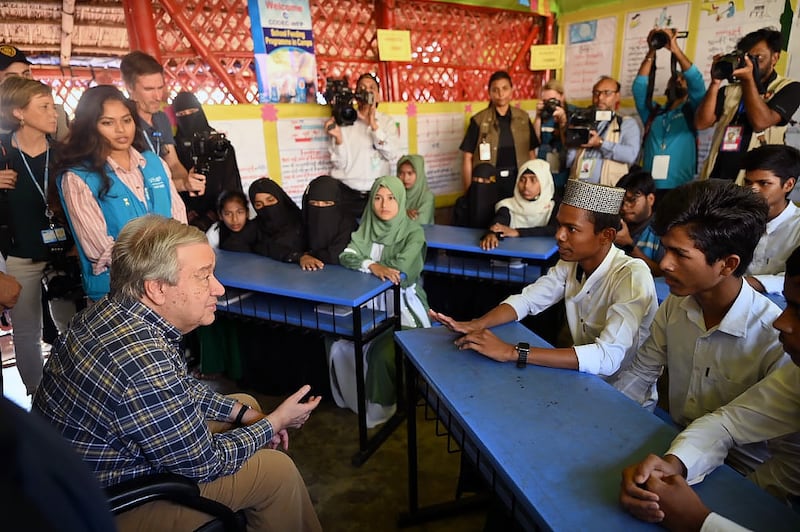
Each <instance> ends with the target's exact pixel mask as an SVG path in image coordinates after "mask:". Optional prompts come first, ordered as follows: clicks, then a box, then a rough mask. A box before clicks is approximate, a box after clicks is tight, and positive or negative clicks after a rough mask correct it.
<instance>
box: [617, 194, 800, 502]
mask: <svg viewBox="0 0 800 532" xmlns="http://www.w3.org/2000/svg"><path fill="white" fill-rule="evenodd" d="M766 219H767V206H766V205H765V202H764V201H763V200H762V198H761V197H759V195H758V194H756V193H754V192H753V191H751V190H749V189H747V188H742V187H740V186H738V185H735V184H734V183H733V182H730V181H722V180H709V181H699V182H694V183H690V184H688V185H684V186H681V187H679V188H677V189H675V190H674V191H672V192H670V193H669V194H667V195H666V196H665V197H664V199H663V201H662V204H661V205H660V206H659V209H658V211H657V213H656V218H655V223H654V228H655V230H656V233H657V234H659V235H661V242H662V244H663V246H664V248H665V251H666V253H665V255H664V258H663V259H662V260H661V263H660V265H661V268H662V270H663V271H664V279H665V280H666V282H667V285H669V287H670V292H671V294H670V296H669V297H667V299H666V300H665V301H664V302H663V303H662V304H661V306H660V307H659V309H658V312H657V313H656V317H655V319H654V320H653V324H652V325H651V326H650V336H649V337H648V339H647V341H645V343H644V345H642V347H641V348H640V349H639V352H638V353H637V354H636V356H635V357H634V358H633V361H632V362H631V365H630V367H629V368H627V369H626V370H624V371H621V372H620V373H619V374H618V375H617V376H616V377H615V378H614V380H613V381H611V384H612V385H614V386H615V387H616V388H617V389H619V390H620V391H622V392H623V393H624V394H625V395H627V396H628V397H630V398H631V399H633V400H634V401H636V402H638V403H640V404H641V405H642V406H644V407H646V408H651V409H652V408H654V407H655V403H656V401H657V400H658V394H657V392H656V390H655V384H656V381H657V380H658V378H659V377H660V376H661V374H662V373H663V371H664V370H665V368H666V369H667V370H668V371H669V402H668V404H669V413H670V416H671V417H672V419H673V420H674V421H675V423H677V424H678V425H680V426H682V427H685V426H686V425H688V424H689V423H691V422H692V421H694V420H695V419H697V418H699V417H701V416H703V415H705V414H707V413H709V412H713V411H714V410H716V409H717V408H719V407H721V406H723V405H725V404H727V403H729V402H730V401H732V400H733V399H735V398H736V397H737V396H738V395H739V394H741V393H742V392H744V391H745V390H747V389H748V388H749V387H750V386H752V385H754V384H755V383H757V382H758V381H760V380H761V379H763V378H764V377H765V376H766V375H768V374H769V373H771V372H772V371H774V370H776V369H777V368H779V367H780V366H782V365H784V364H787V363H789V358H788V357H787V356H786V355H785V353H784V352H783V348H782V347H781V345H780V342H779V341H778V333H777V331H775V329H773V327H772V322H773V321H775V319H776V318H777V317H778V315H779V314H780V309H779V308H778V307H777V306H775V304H773V303H772V302H771V301H770V300H769V299H767V298H766V297H765V296H763V295H761V294H759V293H758V292H756V291H755V290H753V288H752V287H751V286H750V285H749V284H747V283H745V282H744V281H743V280H742V276H743V275H744V271H745V269H746V268H747V266H748V265H749V263H750V260H751V259H752V257H753V250H754V249H755V247H756V244H757V243H758V240H759V238H760V236H761V235H762V234H764V228H765V226H766ZM792 445H793V444H792V442H780V445H778V448H779V449H780V448H783V447H785V446H789V447H790V448H791V447H792ZM798 451H800V447H798ZM790 452H791V451H790ZM795 452H797V451H795ZM750 453H755V455H756V456H757V457H758V458H757V461H762V460H766V461H767V462H770V461H774V462H773V463H772V464H767V465H764V466H760V467H758V468H757V471H756V472H755V473H754V474H753V480H754V481H755V482H756V483H757V484H759V485H760V486H762V487H763V488H765V489H774V490H776V491H778V492H780V493H785V492H786V491H791V490H793V489H795V487H800V486H794V485H795V484H797V481H795V480H792V479H791V478H785V477H784V475H783V474H782V473H781V470H780V467H776V466H775V464H779V463H782V462H783V461H785V459H786V457H785V455H784V454H783V453H782V452H779V451H776V454H777V456H775V457H772V458H770V455H769V452H767V450H766V449H752V450H751V451H750ZM748 460H750V459H748ZM752 467H753V466H743V467H742V469H745V470H750V469H752ZM776 477H777V478H776ZM793 486H794V487H793Z"/></svg>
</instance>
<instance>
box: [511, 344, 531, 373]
mask: <svg viewBox="0 0 800 532" xmlns="http://www.w3.org/2000/svg"><path fill="white" fill-rule="evenodd" d="M514 349H516V350H517V367H518V368H524V367H525V366H527V365H528V353H530V351H531V346H530V344H529V343H528V342H520V343H518V344H517V345H515V346H514Z"/></svg>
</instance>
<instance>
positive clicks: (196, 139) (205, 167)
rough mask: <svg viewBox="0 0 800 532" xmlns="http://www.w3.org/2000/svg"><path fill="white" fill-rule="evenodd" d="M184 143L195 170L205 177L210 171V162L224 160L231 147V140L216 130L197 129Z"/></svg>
mask: <svg viewBox="0 0 800 532" xmlns="http://www.w3.org/2000/svg"><path fill="white" fill-rule="evenodd" d="M184 145H185V146H186V147H187V148H189V150H190V152H191V154H192V163H193V164H194V168H195V172H197V173H198V174H203V175H204V176H206V177H208V175H209V174H210V173H211V163H212V162H220V161H224V160H225V158H226V157H227V156H228V152H229V151H230V149H231V141H229V140H228V138H227V137H226V136H225V133H220V132H218V131H199V132H197V133H195V134H194V135H192V140H191V141H190V142H185V143H184Z"/></svg>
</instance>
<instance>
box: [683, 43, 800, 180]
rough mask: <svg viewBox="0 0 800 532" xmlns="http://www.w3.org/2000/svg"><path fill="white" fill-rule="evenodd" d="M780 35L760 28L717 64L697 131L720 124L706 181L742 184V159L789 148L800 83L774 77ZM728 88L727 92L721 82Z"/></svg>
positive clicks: (699, 111)
mask: <svg viewBox="0 0 800 532" xmlns="http://www.w3.org/2000/svg"><path fill="white" fill-rule="evenodd" d="M780 55H781V33H780V32H779V31H778V30H775V29H772V28H761V29H760V30H757V31H754V32H751V33H748V34H747V35H745V36H744V37H742V38H741V39H740V40H739V42H738V43H737V44H736V50H735V51H734V52H733V53H730V54H726V55H723V56H718V57H715V58H714V63H713V64H712V65H711V82H710V83H709V86H708V91H707V92H706V95H705V97H704V98H703V101H702V102H701V103H700V107H699V108H698V109H697V114H696V116H695V126H697V129H705V128H708V127H711V126H713V125H714V124H716V129H715V130H714V135H713V137H712V141H711V150H710V151H709V154H708V158H707V159H706V162H705V165H704V166H703V171H702V172H701V174H700V178H701V179H708V178H719V179H735V180H736V181H737V183H741V182H742V180H743V179H744V170H742V169H741V161H742V157H743V156H744V154H745V153H747V152H748V151H750V150H752V149H753V148H755V147H757V146H764V145H767V144H784V142H785V139H786V128H787V127H788V125H789V121H790V120H791V118H792V115H794V113H795V111H797V107H798V105H800V83H798V82H796V81H792V80H790V79H788V78H784V77H783V76H779V75H778V73H777V72H775V64H776V63H777V62H778V59H779V58H780ZM724 79H727V80H728V84H727V85H725V86H724V87H723V86H722V81H723V80H724Z"/></svg>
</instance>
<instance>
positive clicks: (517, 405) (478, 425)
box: [396, 323, 800, 530]
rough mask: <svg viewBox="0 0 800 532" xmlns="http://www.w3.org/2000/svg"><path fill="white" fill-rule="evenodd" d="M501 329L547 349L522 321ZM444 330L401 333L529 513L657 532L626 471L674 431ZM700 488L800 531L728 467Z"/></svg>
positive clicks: (750, 522)
mask: <svg viewBox="0 0 800 532" xmlns="http://www.w3.org/2000/svg"><path fill="white" fill-rule="evenodd" d="M494 332H495V333H496V334H497V335H498V336H499V337H501V338H503V339H504V340H506V341H508V342H513V343H516V342H518V341H528V342H529V343H531V345H539V346H543V345H546V344H545V343H544V342H543V341H542V340H541V339H540V338H538V337H537V336H536V335H534V334H533V333H532V332H530V331H529V330H528V329H526V328H525V327H523V326H522V325H520V324H518V323H512V324H508V325H504V326H501V327H497V328H495V329H494ZM456 336H457V335H456V334H455V333H452V332H450V331H449V330H447V329H445V328H443V327H435V328H430V329H415V330H408V331H402V332H398V333H396V337H397V340H398V342H399V344H400V345H401V347H402V348H403V350H404V351H405V353H406V355H407V356H408V357H409V359H410V360H411V361H412V363H413V364H414V365H415V367H416V368H417V369H418V370H419V372H420V374H421V375H422V376H423V377H424V378H425V380H426V381H427V382H428V383H429V384H430V385H431V386H432V388H433V389H434V390H435V391H436V393H437V394H438V395H439V396H440V397H441V398H442V401H443V402H444V404H445V405H446V407H447V408H448V409H449V410H450V412H452V413H453V415H454V416H455V417H456V419H457V420H458V422H459V423H460V424H461V425H462V426H463V427H464V430H465V431H466V432H467V434H468V435H469V437H470V439H471V440H472V441H473V442H475V443H476V444H477V445H478V446H479V447H480V448H482V450H483V451H484V452H485V457H486V458H487V459H488V460H490V461H491V462H492V465H493V467H494V468H495V469H496V471H497V472H498V473H499V474H500V475H501V477H502V478H503V479H504V480H505V481H506V482H507V483H508V484H509V485H510V486H512V489H514V490H515V494H516V496H517V498H518V499H519V503H520V504H522V505H523V506H524V508H525V510H526V511H527V512H528V513H530V515H532V516H538V519H540V520H541V522H542V524H544V525H545V528H550V529H553V530H637V529H642V530H644V529H648V530H655V529H657V528H656V527H654V526H652V525H648V524H646V523H642V522H640V521H638V520H636V519H635V518H633V517H632V516H630V515H628V514H627V513H625V512H624V511H622V510H621V509H620V507H619V503H618V495H619V483H620V473H621V471H622V469H623V468H624V467H625V466H627V465H630V464H632V463H635V462H637V461H639V460H641V459H642V458H644V457H645V456H646V455H647V454H648V453H651V452H652V453H657V454H661V453H663V452H664V451H666V449H667V448H668V446H669V443H670V442H671V441H672V439H673V438H674V436H675V434H676V431H675V429H673V428H672V427H670V426H668V425H667V424H665V423H664V422H663V421H661V420H660V419H658V418H657V417H656V416H654V415H652V414H651V413H649V412H648V411H646V410H644V409H642V408H641V407H640V406H639V405H637V404H636V403H634V402H633V401H631V400H629V399H627V398H626V397H625V396H624V395H622V394H621V393H619V392H618V391H617V390H615V389H614V388H612V387H611V386H609V385H608V384H607V383H605V382H604V381H603V380H602V379H600V378H598V377H596V376H593V375H587V374H583V373H578V372H574V371H567V370H557V369H551V368H543V367H538V366H530V365H529V366H528V367H527V368H525V369H523V370H519V369H517V368H516V367H515V366H514V365H513V364H501V363H498V362H494V361H492V360H490V359H488V358H486V357H484V356H481V355H479V354H477V353H475V352H473V351H459V350H457V349H456V348H455V346H454V345H453V340H454V339H455V338H456ZM697 491H698V493H699V494H700V496H701V497H702V498H703V500H704V501H705V503H706V504H707V505H708V506H709V507H710V508H712V509H713V510H715V511H718V512H719V513H721V514H722V515H725V516H726V517H728V518H731V519H734V520H736V521H738V522H739V523H740V524H742V525H744V526H747V527H749V528H753V529H760V530H798V529H800V516H798V515H797V514H795V513H794V512H792V511H791V510H789V509H788V508H786V507H784V506H782V505H781V504H780V503H779V502H778V501H777V500H776V499H774V498H773V497H771V496H770V495H768V494H766V493H765V492H763V491H762V490H760V489H759V488H758V487H756V486H755V485H754V484H752V483H750V482H749V481H747V480H745V479H744V478H742V477H741V476H739V475H738V474H737V473H735V472H734V471H733V470H732V469H730V468H728V467H727V466H723V467H721V468H719V469H718V470H717V471H715V472H714V473H713V474H711V475H710V476H709V477H708V478H707V479H706V480H705V481H704V482H703V483H702V484H701V485H699V486H697Z"/></svg>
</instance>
